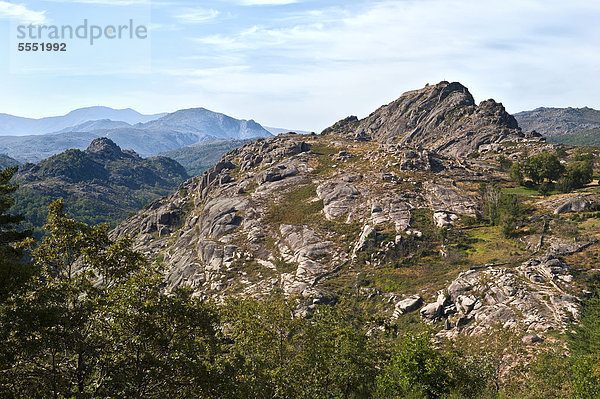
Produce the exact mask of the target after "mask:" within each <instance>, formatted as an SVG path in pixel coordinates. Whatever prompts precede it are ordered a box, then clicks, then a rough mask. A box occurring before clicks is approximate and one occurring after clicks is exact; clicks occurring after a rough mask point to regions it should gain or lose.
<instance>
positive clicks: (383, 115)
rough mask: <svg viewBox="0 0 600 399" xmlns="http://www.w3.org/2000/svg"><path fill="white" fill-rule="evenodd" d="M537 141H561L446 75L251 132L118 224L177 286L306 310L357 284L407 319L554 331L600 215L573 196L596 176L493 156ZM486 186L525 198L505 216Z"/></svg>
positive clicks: (571, 307) (573, 301)
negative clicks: (570, 182) (372, 102)
mask: <svg viewBox="0 0 600 399" xmlns="http://www.w3.org/2000/svg"><path fill="white" fill-rule="evenodd" d="M451 128H455V130H452V131H453V134H452V136H449V135H448V134H446V135H444V136H440V132H450V131H451ZM542 150H547V151H552V152H553V151H554V149H553V147H552V145H549V144H545V143H544V142H543V141H541V140H540V137H539V136H536V135H529V136H528V135H525V134H524V133H522V131H521V130H520V129H519V128H518V126H517V123H516V121H515V120H514V118H512V117H511V116H510V115H508V114H507V113H506V112H505V111H504V109H503V108H502V107H501V105H499V104H498V103H496V102H494V101H493V100H488V101H485V102H483V103H482V104H481V105H479V106H476V105H474V102H473V100H472V97H471V96H470V94H469V93H468V90H467V89H466V88H464V86H462V85H460V84H457V83H452V84H449V83H447V82H442V83H440V84H439V85H435V86H427V87H425V88H424V89H421V90H417V91H413V92H409V93H406V94H404V95H403V96H401V97H400V99H399V100H397V101H395V102H393V103H392V104H390V105H387V106H384V107H382V108H380V109H379V110H377V111H376V112H374V113H373V114H371V115H370V116H369V117H367V118H366V119H364V120H362V121H359V120H357V119H356V118H347V119H345V120H343V121H340V122H338V123H337V124H335V125H334V126H333V127H332V128H329V129H326V130H325V131H324V133H323V134H321V135H310V136H298V135H293V134H292V135H280V136H277V137H274V138H269V139H259V140H258V141H257V142H253V143H248V144H246V145H244V146H243V147H240V148H238V149H236V150H233V151H231V152H229V153H228V154H226V155H225V156H224V157H223V158H222V159H221V160H220V161H219V162H218V163H217V164H216V165H215V166H214V167H213V168H211V169H210V170H208V171H207V172H205V173H204V174H203V175H202V176H198V177H195V178H192V179H190V180H188V181H187V182H186V183H184V184H183V185H182V186H181V188H180V189H179V191H178V192H176V193H175V194H173V195H171V196H169V197H166V198H162V199H160V200H157V201H155V202H154V203H152V205H151V206H149V207H148V208H146V209H144V210H142V211H140V212H139V213H138V214H137V215H135V216H132V217H131V218H129V219H127V220H126V221H125V222H123V223H122V224H121V225H119V226H118V227H117V228H116V229H115V230H114V234H115V235H116V236H119V237H125V236H131V237H134V238H135V246H136V248H138V249H139V250H141V251H143V252H144V253H146V254H147V255H148V256H149V257H151V258H152V259H156V260H157V261H159V262H161V263H163V264H164V265H165V266H166V279H167V281H168V286H169V287H171V289H172V288H174V287H177V286H180V285H184V286H189V287H192V289H193V290H195V291H196V292H197V293H198V294H199V295H206V296H208V297H212V298H216V299H224V298H230V297H235V296H241V297H266V296H269V295H271V293H273V292H277V291H281V292H283V293H284V294H285V295H287V296H298V297H299V298H301V300H299V302H298V303H299V304H298V308H299V310H298V311H299V312H300V313H302V314H305V315H310V313H311V309H313V308H314V304H321V303H332V302H335V301H336V300H337V298H339V297H340V296H343V295H350V294H351V293H354V292H355V293H356V295H359V297H360V303H361V307H363V308H364V309H368V312H375V313H377V314H378V315H380V317H382V318H384V319H386V320H387V322H389V323H393V324H394V325H396V326H397V328H400V329H404V328H407V326H408V325H411V323H415V322H416V321H418V320H419V319H420V320H422V321H425V322H427V323H429V324H430V325H431V326H432V328H433V329H434V330H435V331H436V332H437V333H438V336H439V337H442V336H445V337H457V336H471V335H476V336H479V335H482V336H486V337H490V336H493V334H494V331H496V330H497V328H498V326H499V325H501V326H504V328H507V329H509V330H510V331H511V332H512V333H513V334H516V336H517V337H524V336H527V335H528V334H535V336H536V337H538V335H539V336H541V337H546V336H547V334H550V332H551V331H565V329H566V328H567V327H568V325H569V324H568V323H569V320H572V319H574V318H576V317H577V313H578V310H579V299H577V295H580V294H581V293H582V291H581V289H582V288H581V287H582V285H581V282H582V281H584V280H585V279H586V278H587V277H586V276H587V275H588V274H589V273H593V269H590V268H591V265H590V264H588V263H587V262H581V261H580V257H581V254H580V252H581V251H582V250H583V249H585V251H586V253H587V254H592V253H594V254H595V253H596V252H598V251H600V246H599V245H598V237H599V236H600V235H599V233H600V231H599V230H597V229H596V226H597V224H596V219H595V217H596V216H593V215H592V216H589V217H591V218H590V219H589V220H587V219H584V220H586V222H585V223H582V224H580V225H575V224H574V223H573V222H572V217H571V214H569V213H566V214H565V213H564V212H565V210H566V211H567V212H568V210H569V209H571V207H573V209H578V210H586V209H591V204H593V203H596V202H597V201H598V200H599V199H600V197H599V194H600V191H599V190H598V188H597V187H589V188H585V189H583V190H582V191H580V192H579V193H576V194H555V195H553V196H551V197H548V198H544V197H542V196H540V195H539V194H537V193H536V192H535V191H527V190H525V189H520V188H517V187H515V183H513V182H511V181H510V180H509V176H508V174H507V172H505V171H502V169H501V168H499V166H498V162H499V160H500V156H501V155H502V156H503V157H505V158H508V159H513V160H519V159H522V158H523V157H524V155H523V154H525V153H528V154H533V153H539V152H540V151H542ZM454 154H459V155H460V154H475V155H472V156H470V157H469V158H464V157H462V156H458V157H456V156H454ZM490 190H491V191H490ZM519 190H522V191H519ZM513 192H515V193H520V194H519V195H518V196H517V194H511V193H513ZM490 193H493V194H490ZM488 198H495V201H500V202H496V203H495V204H496V205H494V206H500V205H498V204H499V203H501V202H502V201H509V202H508V204H516V205H511V206H513V208H510V210H509V211H506V212H508V213H507V214H506V217H507V218H508V219H506V220H508V221H509V222H510V223H509V222H507V223H509V224H507V225H506V226H508V227H506V226H505V227H502V226H501V223H494V222H491V221H492V220H495V219H489V217H487V216H485V215H486V212H489V206H490V203H489V202H486V201H490V200H489V199H488ZM581 198H584V200H581ZM510 201H512V202H510ZM577 201H579V202H577ZM575 203H577V204H583V205H581V206H579V205H578V207H577V208H575V205H571V204H575ZM519 204H520V205H519ZM503 206H504V205H503ZM506 206H508V205H506ZM494 209H495V208H494ZM594 215H595V214H594ZM490 217H491V216H490ZM502 220H504V219H502ZM502 223H504V222H502ZM507 229H508V230H507ZM157 233H158V235H157ZM573 237H577V238H576V239H575V240H573ZM574 269H576V270H577V273H572V272H571V270H574ZM352 295H355V294H352ZM490 334H492V335H490ZM548 338H549V336H548ZM519 339H520V338H519ZM536 339H537V338H536ZM541 339H544V338H541Z"/></svg>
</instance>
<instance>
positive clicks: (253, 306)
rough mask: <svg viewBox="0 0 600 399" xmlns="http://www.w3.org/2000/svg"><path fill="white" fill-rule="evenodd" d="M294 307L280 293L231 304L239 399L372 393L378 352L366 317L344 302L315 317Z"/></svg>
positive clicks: (229, 312)
mask: <svg viewBox="0 0 600 399" xmlns="http://www.w3.org/2000/svg"><path fill="white" fill-rule="evenodd" d="M294 308H295V306H294V302H293V301H288V300H284V299H282V298H280V297H277V296H273V297H271V298H269V299H267V300H258V301H256V300H236V301H234V302H231V303H230V304H229V305H228V306H227V308H226V309H225V315H226V316H225V321H226V323H225V326H226V329H225V334H226V336H227V337H228V338H229V339H230V340H231V342H232V344H231V347H230V348H229V350H228V352H229V356H230V362H231V364H232V365H233V366H234V367H235V370H236V372H235V377H234V381H235V386H234V387H233V388H234V391H233V394H232V395H233V397H240V398H246V397H253V398H273V397H276V398H307V399H308V398H323V399H325V398H368V397H371V396H372V391H373V385H374V378H375V374H376V369H375V363H374V362H375V359H376V356H375V355H374V353H373V351H372V349H371V347H370V344H369V340H368V337H367V336H366V334H365V332H364V331H363V330H362V326H361V325H360V323H359V320H360V319H355V318H353V317H352V316H350V315H348V313H346V312H345V311H344V308H343V307H341V306H340V305H336V306H333V307H329V306H322V307H319V308H318V309H316V310H315V313H314V315H313V317H312V318H311V319H310V320H308V319H305V318H302V317H298V316H295V315H294Z"/></svg>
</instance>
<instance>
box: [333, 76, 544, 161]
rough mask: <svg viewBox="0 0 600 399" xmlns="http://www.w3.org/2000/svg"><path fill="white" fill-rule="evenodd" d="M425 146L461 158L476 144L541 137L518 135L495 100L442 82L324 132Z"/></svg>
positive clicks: (504, 111)
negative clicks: (478, 99)
mask: <svg viewBox="0 0 600 399" xmlns="http://www.w3.org/2000/svg"><path fill="white" fill-rule="evenodd" d="M324 133H326V134H332V133H334V134H342V135H345V136H348V137H353V138H359V139H365V140H373V141H377V142H380V143H397V144H400V145H409V146H413V147H419V148H426V149H429V150H434V151H438V152H440V153H444V154H449V155H454V156H465V155H469V154H471V153H474V152H477V151H478V150H479V147H480V146H481V145H487V144H492V143H499V142H502V141H522V140H532V139H537V138H540V137H541V136H539V135H538V134H536V133H535V132H531V133H523V132H522V131H521V129H520V128H519V126H518V124H517V121H516V120H515V118H514V117H513V116H511V115H510V114H508V113H507V112H506V110H505V109H504V107H503V106H502V104H500V103H497V102H495V101H494V100H487V101H483V102H481V103H480V104H479V105H476V104H475V100H474V99H473V96H472V95H471V93H469V90H468V89H467V88H466V87H464V86H463V85H461V84H460V83H457V82H454V83H448V82H441V83H439V84H437V85H430V86H426V87H425V88H424V89H421V90H414V91H410V92H407V93H405V94H403V95H402V96H401V97H400V98H398V99H397V100H396V101H393V102H392V103H390V104H387V105H384V106H382V107H381V108H379V109H378V110H376V111H375V112H373V113H372V114H371V115H369V116H368V117H367V118H365V119H362V120H360V121H359V120H358V119H357V118H356V117H349V118H346V119H344V120H342V121H340V122H338V123H337V124H335V125H334V126H332V127H331V128H329V129H326V131H325V132H324Z"/></svg>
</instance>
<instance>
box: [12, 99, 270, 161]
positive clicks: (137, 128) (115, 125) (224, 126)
mask: <svg viewBox="0 0 600 399" xmlns="http://www.w3.org/2000/svg"><path fill="white" fill-rule="evenodd" d="M102 109H104V108H103V107H102ZM107 110H110V108H107ZM78 111H81V110H77V111H73V112H71V113H69V114H68V115H67V116H69V115H71V116H72V115H73V114H75V115H80V114H81V113H80V112H78ZM113 111H117V110H113ZM129 111H131V112H135V111H133V110H129ZM107 112H108V111H107ZM119 112H120V111H119ZM135 113H136V114H137V115H139V116H140V117H145V118H153V119H152V120H149V121H147V122H143V123H142V122H140V123H135V124H133V125H132V124H130V123H129V122H127V121H123V120H120V121H119V120H114V119H110V118H108V119H107V118H101V119H98V120H84V121H82V120H81V118H83V117H82V116H81V117H80V118H79V119H77V123H76V124H74V125H72V126H71V127H61V129H60V130H54V131H52V132H50V133H53V134H44V135H40V134H39V132H42V130H38V133H36V134H32V135H27V136H14V135H13V136H3V137H0V153H4V154H7V155H8V156H10V157H12V158H14V159H16V160H17V161H20V162H39V161H40V160H42V159H45V158H48V157H50V156H52V155H54V154H58V153H60V152H62V151H65V150H68V149H73V148H76V149H85V148H86V147H87V146H88V145H89V144H90V142H91V141H92V140H93V139H95V138H98V137H108V138H110V139H111V140H113V141H114V142H115V143H116V144H117V145H119V146H120V147H121V148H127V149H132V150H134V151H135V152H136V153H138V154H139V155H141V156H143V157H148V156H152V155H156V154H158V153H161V152H164V151H169V150H173V149H177V148H181V147H185V146H188V145H192V144H196V143H199V142H202V141H204V140H215V139H231V140H240V139H241V140H243V139H249V138H256V137H270V136H271V135H272V134H271V133H269V131H267V130H266V129H265V128H263V127H262V126H261V125H260V124H258V123H256V122H255V121H253V120H239V119H234V118H232V117H229V116H227V115H224V114H221V113H218V112H213V111H209V110H207V109H204V108H191V109H185V110H180V111H176V112H173V113H170V114H166V115H163V116H161V117H159V118H157V119H154V117H156V115H155V116H143V115H141V114H139V113H137V112H135ZM87 115H88V116H90V115H91V114H89V113H88V114H87ZM94 115H96V116H106V115H105V114H102V115H100V114H99V113H96V114H94ZM125 116H127V115H125ZM158 116H160V115H158ZM65 117H66V116H65ZM59 118H62V117H59ZM47 119H52V118H43V119H38V120H30V121H41V120H47ZM122 119H125V118H122ZM71 120H72V121H75V118H72V117H71ZM53 126H55V127H56V126H57V125H56V124H54V125H53ZM46 130H47V129H43V132H44V133H49V132H46ZM0 131H1V129H0ZM14 131H16V130H12V132H14ZM21 131H22V130H21Z"/></svg>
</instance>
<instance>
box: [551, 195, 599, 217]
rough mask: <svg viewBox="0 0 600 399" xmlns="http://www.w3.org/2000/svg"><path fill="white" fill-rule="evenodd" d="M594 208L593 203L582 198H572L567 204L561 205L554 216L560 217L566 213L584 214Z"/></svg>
mask: <svg viewBox="0 0 600 399" xmlns="http://www.w3.org/2000/svg"><path fill="white" fill-rule="evenodd" d="M591 206H592V202H591V201H590V200H589V199H587V198H585V197H582V196H576V197H571V198H569V199H567V200H566V201H565V202H563V203H562V204H560V205H559V206H558V207H557V208H556V209H555V210H554V214H555V215H559V214H561V213H565V212H582V211H587V210H589V209H590V207H591Z"/></svg>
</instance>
